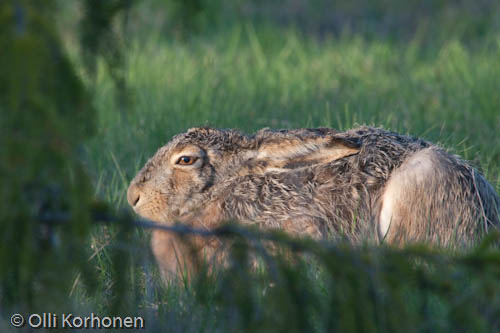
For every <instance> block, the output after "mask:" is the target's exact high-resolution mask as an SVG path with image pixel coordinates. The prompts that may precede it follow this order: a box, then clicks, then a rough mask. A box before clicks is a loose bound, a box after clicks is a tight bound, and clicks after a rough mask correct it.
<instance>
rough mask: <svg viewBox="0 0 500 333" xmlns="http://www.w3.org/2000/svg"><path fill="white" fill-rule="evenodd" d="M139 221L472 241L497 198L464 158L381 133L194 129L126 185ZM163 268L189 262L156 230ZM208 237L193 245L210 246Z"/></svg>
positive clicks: (492, 216)
mask: <svg viewBox="0 0 500 333" xmlns="http://www.w3.org/2000/svg"><path fill="white" fill-rule="evenodd" d="M127 199H128V202H129V203H130V205H131V206H132V207H133V208H134V210H135V211H136V212H137V213H138V214H139V215H141V216H143V217H145V218H148V219H151V220H153V221H156V222H158V223H164V224H169V223H173V222H174V221H180V222H182V223H187V224H189V225H190V226H194V227H199V228H208V229H210V228H213V227H215V226H218V225H220V224H221V223H222V222H223V221H227V220H238V221H240V222H242V223H252V224H257V225H259V226H260V227H262V228H279V229H283V230H285V231H286V232H288V233H291V234H295V235H305V236H310V237H313V238H318V239H319V238H326V237H330V238H331V237H343V238H347V239H349V240H352V241H354V242H360V241H363V240H370V239H378V240H380V241H384V242H387V243H390V244H395V245H400V244H404V243H408V242H428V243H432V244H436V245H439V246H451V247H456V246H469V245H473V244H474V243H475V242H477V241H478V240H479V239H480V238H481V235H483V234H484V233H486V232H487V231H488V230H489V229H491V228H497V227H498V226H499V224H500V213H499V210H500V198H499V197H498V195H497V194H496V192H495V190H494V189H493V187H492V186H491V185H490V184H489V183H488V182H487V181H486V180H485V179H484V177H483V176H482V175H481V174H479V172H478V171H476V170H475V169H474V168H472V167H471V166H470V165H469V164H468V163H466V162H465V161H463V160H461V159H460V158H459V157H457V156H454V155H451V154H449V153H447V152H446V151H444V150H443V149H441V148H439V147H437V146H436V145H433V144H432V143H429V142H427V141H424V140H421V139H417V138H413V137H409V136H404V135H400V134H396V133H393V132H389V131H385V130H383V129H379V128H371V127H359V128H356V129H352V130H349V131H347V132H338V131H335V130H332V129H328V128H317V129H298V130H270V129H263V130H260V131H258V132H257V133H256V134H255V135H244V134H242V133H241V132H239V131H236V130H219V129H212V128H192V129H190V130H188V131H187V132H186V133H183V134H179V135H177V136H175V137H174V138H173V139H172V140H171V141H170V142H169V143H168V144H166V145H165V146H164V147H162V148H160V149H159V150H158V152H157V153H156V154H155V155H154V156H153V157H152V158H151V159H150V160H149V161H148V162H147V163H146V165H145V166H144V167H143V169H142V170H141V171H140V172H139V173H138V175H137V176H136V177H135V178H134V179H133V180H132V182H131V184H130V187H129V189H128V193H127ZM151 245H152V249H153V253H154V254H155V257H156V259H157V261H158V263H159V264H160V268H161V269H162V271H163V273H164V274H168V273H174V274H175V273H176V272H178V269H179V267H178V264H179V262H185V261H186V260H189V258H188V257H189V256H188V255H187V253H186V252H187V250H186V248H184V247H183V242H180V241H179V240H178V239H177V238H176V236H175V235H173V234H169V233H167V232H164V231H160V230H155V231H153V235H152V242H151ZM216 248H217V240H203V241H202V240H199V242H198V248H197V249H198V250H204V251H208V252H207V253H211V252H210V251H212V253H213V251H214V250H215V249H216Z"/></svg>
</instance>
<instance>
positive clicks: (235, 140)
mask: <svg viewBox="0 0 500 333" xmlns="http://www.w3.org/2000/svg"><path fill="white" fill-rule="evenodd" d="M358 151H359V144H358V143H357V142H353V141H350V140H349V139H346V138H344V137H342V135H341V134H339V133H337V132H335V131H333V130H330V129H322V128H320V129H301V130H289V131H288V130H279V131H273V130H269V129H263V130H261V131H259V132H257V134H255V135H251V136H247V135H244V134H242V133H240V132H239V131H235V130H218V129H211V128H192V129H190V130H188V131H187V132H186V133H183V134H179V135H177V136H175V137H174V138H173V139H172V140H171V141H170V142H169V143H168V144H166V145H165V146H163V147H162V148H160V149H159V150H158V152H157V153H156V154H155V155H154V156H153V157H152V158H151V159H150V160H149V161H148V162H147V163H146V165H145V166H144V167H143V169H142V170H141V171H140V172H139V173H138V174H137V176H136V177H135V178H134V179H133V180H132V182H131V184H130V186H129V189H128V193H127V199H128V202H129V203H130V205H131V206H132V207H133V208H134V210H135V211H136V212H137V213H138V214H139V215H141V216H144V217H146V218H149V219H151V220H154V221H157V222H170V221H173V220H175V219H177V218H179V217H181V216H183V215H185V214H188V213H191V212H193V211H197V210H200V209H203V205H205V204H207V203H208V202H209V201H210V200H212V199H213V196H214V192H215V191H214V189H215V188H217V187H219V188H220V187H221V186H223V184H226V185H227V184H231V182H237V181H238V178H239V177H246V176H250V175H254V174H255V175H257V174H258V175H262V174H264V173H267V172H293V170H294V169H297V168H302V167H307V166H311V165H313V164H317V163H327V162H330V161H333V160H336V159H339V158H342V157H346V156H349V155H353V154H356V153H357V152H358ZM228 195H230V194H228Z"/></svg>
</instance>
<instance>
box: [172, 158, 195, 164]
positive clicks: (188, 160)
mask: <svg viewBox="0 0 500 333" xmlns="http://www.w3.org/2000/svg"><path fill="white" fill-rule="evenodd" d="M196 159H197V158H196V157H191V156H181V157H180V158H179V160H178V161H177V164H180V165H191V164H193V163H194V162H196Z"/></svg>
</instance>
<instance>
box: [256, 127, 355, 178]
mask: <svg viewBox="0 0 500 333" xmlns="http://www.w3.org/2000/svg"><path fill="white" fill-rule="evenodd" d="M360 146H361V145H360V143H359V142H358V141H356V140H351V139H346V138H343V137H339V136H333V135H328V136H316V137H307V138H286V139H284V138H280V140H275V141H269V142H264V143H262V145H261V146H260V147H259V150H258V154H257V158H256V160H257V161H261V162H262V164H264V165H266V169H269V171H271V170H276V169H295V168H301V167H305V166H310V165H313V164H319V163H328V162H332V161H335V160H338V159H341V158H344V157H347V156H351V155H355V154H357V153H359V150H360Z"/></svg>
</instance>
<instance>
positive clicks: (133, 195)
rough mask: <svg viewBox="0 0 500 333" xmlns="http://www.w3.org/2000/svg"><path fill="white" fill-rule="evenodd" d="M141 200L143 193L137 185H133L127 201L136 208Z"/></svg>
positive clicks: (129, 189)
mask: <svg viewBox="0 0 500 333" xmlns="http://www.w3.org/2000/svg"><path fill="white" fill-rule="evenodd" d="M140 198H141V192H140V190H139V188H138V187H137V186H135V185H131V186H130V187H129V188H128V190H127V201H128V203H129V205H130V206H132V208H133V207H135V205H137V203H138V202H139V199H140Z"/></svg>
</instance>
